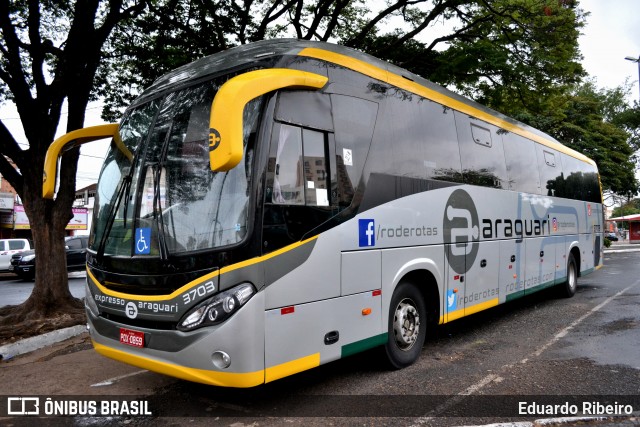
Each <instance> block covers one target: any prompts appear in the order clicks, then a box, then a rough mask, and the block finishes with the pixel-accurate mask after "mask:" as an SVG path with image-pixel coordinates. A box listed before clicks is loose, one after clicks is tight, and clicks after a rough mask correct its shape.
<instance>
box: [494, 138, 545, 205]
mask: <svg viewBox="0 0 640 427" xmlns="http://www.w3.org/2000/svg"><path fill="white" fill-rule="evenodd" d="M502 143H503V145H504V157H505V159H506V161H507V174H508V176H509V185H508V189H509V190H513V191H521V192H523V193H532V194H539V193H540V174H539V172H538V165H537V164H536V162H532V161H531V159H535V158H536V147H535V143H534V142H533V141H531V140H529V139H526V138H524V137H522V136H520V135H516V134H515V133H511V132H506V131H505V133H504V134H502Z"/></svg>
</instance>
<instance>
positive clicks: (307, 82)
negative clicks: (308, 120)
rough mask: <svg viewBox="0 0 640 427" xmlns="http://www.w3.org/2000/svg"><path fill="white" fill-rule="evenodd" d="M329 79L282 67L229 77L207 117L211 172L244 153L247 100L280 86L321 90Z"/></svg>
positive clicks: (231, 165) (233, 163)
mask: <svg viewBox="0 0 640 427" xmlns="http://www.w3.org/2000/svg"><path fill="white" fill-rule="evenodd" d="M328 80H329V79H328V78H327V77H325V76H321V75H319V74H314V73H309V72H307V71H299V70H291V69H284V68H270V69H266V70H257V71H250V72H248V73H244V74H240V75H239V76H236V77H234V78H232V79H229V80H228V81H227V82H226V83H225V84H223V85H222V87H220V89H219V90H218V93H216V96H215V97H214V98H213V103H212V104H211V113H210V117H209V163H210V166H211V170H212V171H214V172H219V171H228V170H230V169H233V168H234V167H235V166H236V165H237V164H238V163H240V160H241V159H242V154H243V151H244V150H243V148H244V147H243V126H242V120H243V114H244V107H245V105H247V103H248V102H249V101H251V100H252V99H254V98H257V97H258V96H260V95H264V94H265V93H268V92H271V91H274V90H277V89H282V88H291V89H320V88H321V87H323V86H324V85H325V84H326V83H327V81H328Z"/></svg>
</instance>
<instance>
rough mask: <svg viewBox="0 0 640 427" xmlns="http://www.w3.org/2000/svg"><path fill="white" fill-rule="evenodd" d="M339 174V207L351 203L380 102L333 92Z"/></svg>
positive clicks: (332, 100)
mask: <svg viewBox="0 0 640 427" xmlns="http://www.w3.org/2000/svg"><path fill="white" fill-rule="evenodd" d="M331 105H332V106H333V124H334V127H335V132H336V133H335V142H336V156H337V164H336V167H337V175H338V199H339V206H341V207H348V206H349V205H351V201H352V199H353V195H354V194H355V189H356V187H357V186H358V182H359V181H360V177H361V176H362V169H363V167H364V162H365V160H366V159H367V154H368V153H369V146H370V144H371V137H372V136H373V129H374V127H375V123H376V116H377V114H378V104H376V103H375V102H371V101H367V100H364V99H360V98H353V97H351V96H343V95H331Z"/></svg>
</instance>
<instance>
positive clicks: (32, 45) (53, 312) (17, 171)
mask: <svg viewBox="0 0 640 427" xmlns="http://www.w3.org/2000/svg"><path fill="white" fill-rule="evenodd" d="M143 9H144V5H143V4H138V3H137V2H135V1H127V0H110V1H108V2H103V1H99V0H82V1H77V2H75V3H73V4H72V3H71V2H69V1H56V0H43V1H38V0H15V1H6V0H5V1H1V2H0V31H1V33H0V34H1V36H0V53H1V59H0V82H1V83H0V96H2V97H3V98H4V99H10V100H11V101H13V102H14V103H15V105H16V107H17V110H18V114H19V115H20V120H21V121H22V125H23V127H24V130H25V134H26V137H27V140H28V143H29V147H28V148H27V149H22V148H21V147H20V146H19V145H18V142H17V141H16V139H15V138H14V137H13V136H12V135H11V133H10V132H9V131H8V129H7V128H6V127H5V125H4V124H2V123H0V153H1V154H2V155H1V156H0V173H1V174H2V176H3V177H4V178H5V179H7V180H8V181H9V182H10V183H11V185H12V186H13V187H14V188H15V190H16V192H17V193H18V195H19V196H20V198H21V199H22V201H23V204H24V208H25V211H26V213H27V216H28V217H29V219H30V223H31V230H32V235H33V240H34V243H35V248H36V252H37V255H38V257H37V259H38V262H37V265H36V281H35V286H34V290H33V292H32V294H31V296H30V297H29V298H28V300H27V301H26V302H25V303H24V304H22V305H20V306H17V307H16V308H15V309H13V310H11V312H9V313H3V314H4V316H3V318H2V324H3V325H10V326H11V331H10V332H13V331H15V330H17V329H19V328H20V325H24V324H25V323H29V322H32V323H33V322H35V323H36V324H42V325H43V327H45V328H46V324H45V323H48V322H50V320H49V321H47V322H45V321H44V319H51V318H61V319H62V320H61V322H62V323H63V324H64V322H65V320H64V319H68V321H70V322H71V323H74V322H76V320H75V319H73V317H74V316H75V315H80V316H81V315H82V304H81V302H80V301H78V300H76V299H75V298H73V297H72V295H71V294H70V292H69V289H68V286H67V281H68V280H67V272H66V257H65V248H64V230H65V227H66V225H67V223H68V222H69V221H70V220H71V218H72V216H73V215H72V212H71V206H72V204H73V200H74V197H75V175H76V169H77V162H78V156H79V150H78V149H77V148H76V149H73V150H71V151H69V152H67V153H66V154H65V155H64V156H63V158H62V161H61V167H60V179H59V189H58V193H57V197H56V199H55V200H45V199H43V198H42V173H43V165H44V159H45V155H46V152H47V149H48V147H49V145H50V144H51V142H52V141H53V139H54V135H55V133H56V129H57V127H58V124H59V122H60V118H61V115H62V107H63V104H64V103H65V102H66V104H67V106H68V115H67V129H66V130H67V132H68V131H71V130H75V129H78V128H81V127H82V126H83V123H84V119H85V111H86V108H87V103H88V102H89V100H90V98H91V94H92V89H93V87H94V79H95V75H96V71H97V69H98V67H99V65H100V61H101V59H102V57H103V46H104V45H105V42H106V41H107V39H108V38H109V36H110V35H111V33H112V31H113V29H114V28H115V27H116V25H118V24H120V23H122V22H124V21H126V20H127V19H130V18H132V17H135V16H136V15H138V14H140V13H141V12H142V11H143ZM0 100H1V98H0ZM27 327H29V326H27Z"/></svg>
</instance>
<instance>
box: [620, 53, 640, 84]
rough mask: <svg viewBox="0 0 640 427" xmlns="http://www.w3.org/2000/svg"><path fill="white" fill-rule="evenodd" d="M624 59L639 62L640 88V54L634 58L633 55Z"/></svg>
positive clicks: (639, 77)
mask: <svg viewBox="0 0 640 427" xmlns="http://www.w3.org/2000/svg"><path fill="white" fill-rule="evenodd" d="M624 59H626V60H627V61H631V62H635V63H636V64H638V88H640V56H638V57H637V58H634V57H633V56H627V57H626V58H624Z"/></svg>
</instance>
